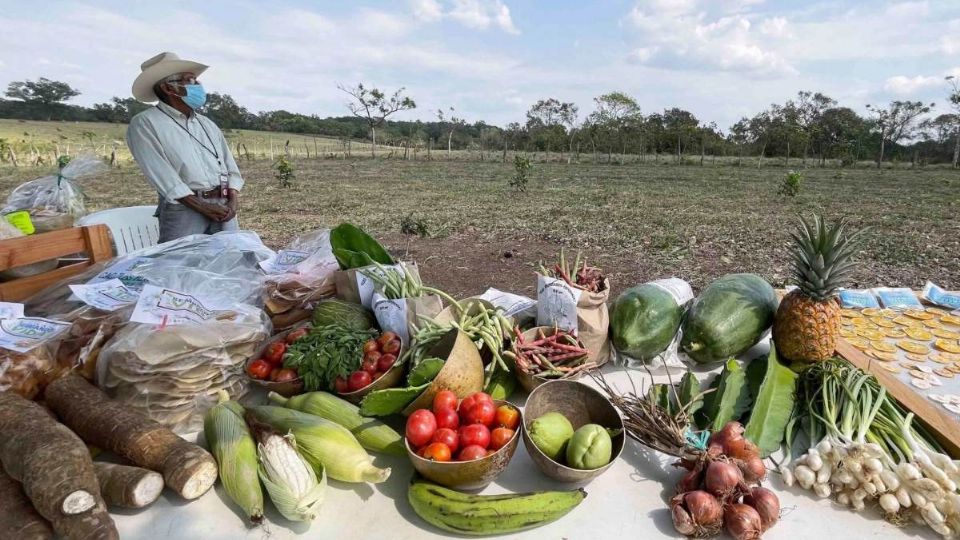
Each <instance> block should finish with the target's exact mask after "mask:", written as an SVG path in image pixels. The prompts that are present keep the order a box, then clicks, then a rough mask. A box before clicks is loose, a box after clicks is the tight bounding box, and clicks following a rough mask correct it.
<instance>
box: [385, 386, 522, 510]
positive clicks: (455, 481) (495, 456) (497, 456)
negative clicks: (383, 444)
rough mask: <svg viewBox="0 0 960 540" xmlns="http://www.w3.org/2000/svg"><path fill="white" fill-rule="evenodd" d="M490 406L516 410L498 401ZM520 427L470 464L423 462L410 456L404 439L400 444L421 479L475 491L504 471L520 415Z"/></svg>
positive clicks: (517, 437) (514, 445)
mask: <svg viewBox="0 0 960 540" xmlns="http://www.w3.org/2000/svg"><path fill="white" fill-rule="evenodd" d="M493 403H494V404H495V405H496V406H497V407H499V406H501V405H511V406H513V407H514V408H516V409H517V410H518V411H519V410H520V408H519V407H517V406H516V405H513V404H512V403H509V402H507V401H503V400H500V399H495V400H493ZM519 426H521V427H520V428H519V429H518V430H517V433H514V434H513V438H512V439H510V442H508V443H507V444H506V446H504V447H503V448H501V449H499V450H497V451H496V452H494V453H492V454H490V455H489V456H486V457H483V458H480V459H474V460H472V461H431V460H429V459H424V458H422V457H420V456H418V455H417V454H416V452H414V450H413V448H411V447H410V443H408V442H407V440H406V438H404V440H403V444H404V446H405V447H406V449H407V456H409V457H410V462H411V463H413V468H414V469H416V470H417V472H418V473H420V475H421V476H423V477H424V478H426V479H428V480H430V481H432V482H436V483H437V484H440V485H441V486H446V487H448V488H451V489H459V490H463V491H477V490H481V489H483V488H485V487H487V485H488V484H490V482H493V481H494V480H495V479H496V478H497V476H499V475H500V473H502V472H503V471H504V469H506V468H507V465H508V464H509V463H510V459H512V458H513V453H514V452H516V450H517V445H518V444H519V440H520V432H521V431H523V427H522V426H523V412H521V413H520V424H519Z"/></svg>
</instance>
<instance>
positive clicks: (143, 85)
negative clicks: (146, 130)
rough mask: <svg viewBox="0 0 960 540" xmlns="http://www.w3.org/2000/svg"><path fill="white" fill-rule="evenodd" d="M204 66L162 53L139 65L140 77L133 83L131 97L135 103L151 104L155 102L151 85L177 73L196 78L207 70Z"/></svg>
mask: <svg viewBox="0 0 960 540" xmlns="http://www.w3.org/2000/svg"><path fill="white" fill-rule="evenodd" d="M207 67H208V66H206V65H204V64H200V63H198V62H191V61H190V60H181V59H180V57H179V56H177V55H176V54H173V53H172V52H162V53H160V54H158V55H156V56H154V57H153V58H151V59H149V60H147V61H146V62H144V63H142V64H140V75H139V76H138V77H137V80H135V81H133V97H134V98H136V99H137V101H142V102H144V103H153V102H154V101H157V96H156V94H154V93H153V85H155V84H157V83H158V82H160V81H162V80H163V79H166V78H167V77H169V76H171V75H176V74H177V73H193V74H194V75H196V76H197V77H199V76H200V74H201V73H203V72H204V71H206V70H207Z"/></svg>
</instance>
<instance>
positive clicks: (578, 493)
mask: <svg viewBox="0 0 960 540" xmlns="http://www.w3.org/2000/svg"><path fill="white" fill-rule="evenodd" d="M586 496H587V492H586V491H584V490H583V489H576V490H573V491H537V492H532V493H509V494H504V495H468V494H465V493H460V492H458V491H454V490H452V489H447V488H445V487H441V486H438V485H436V484H431V483H429V482H426V481H424V480H422V479H420V478H414V480H413V481H412V482H411V483H410V489H409V490H408V492H407V498H408V499H409V501H410V506H412V507H413V509H414V511H415V512H416V513H417V515H419V516H420V517H421V518H423V519H424V520H425V521H427V522H428V523H430V524H431V525H434V526H435V527H438V528H440V529H443V530H445V531H450V532H454V533H458V534H465V535H473V536H483V535H494V534H506V533H512V532H518V531H524V530H527V529H532V528H534V527H539V526H541V525H546V524H547V523H550V522H552V521H556V520H557V519H559V518H561V517H563V516H564V515H565V514H567V512H569V511H571V510H573V509H574V508H576V507H577V505H579V504H580V502H581V501H583V499H584V498H585V497H586Z"/></svg>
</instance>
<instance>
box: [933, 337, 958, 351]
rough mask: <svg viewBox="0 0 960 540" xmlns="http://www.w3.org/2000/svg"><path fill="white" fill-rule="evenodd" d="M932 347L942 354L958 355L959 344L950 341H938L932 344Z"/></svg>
mask: <svg viewBox="0 0 960 540" xmlns="http://www.w3.org/2000/svg"><path fill="white" fill-rule="evenodd" d="M933 346H934V347H936V348H937V349H939V350H941V351H943V352H948V353H951V354H960V344H958V343H957V342H956V341H953V340H951V339H938V340H936V341H934V342H933Z"/></svg>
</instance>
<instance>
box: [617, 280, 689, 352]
mask: <svg viewBox="0 0 960 540" xmlns="http://www.w3.org/2000/svg"><path fill="white" fill-rule="evenodd" d="M682 318H683V307H682V306H680V305H678V304H677V300H676V299H675V298H674V296H673V295H672V294H670V293H669V292H667V290H666V289H664V288H663V287H660V286H657V285H654V284H652V283H645V284H643V285H638V286H636V287H633V288H631V289H627V290H626V291H624V292H623V293H622V294H620V296H618V297H617V299H616V300H615V301H614V303H613V308H612V309H611V310H610V336H611V339H612V341H613V346H614V347H615V348H616V349H617V351H619V352H620V353H622V354H625V355H627V356H629V357H631V358H636V359H638V360H643V361H644V362H647V361H650V360H652V359H654V358H656V357H657V356H658V355H659V354H660V353H662V352H663V351H665V350H667V347H669V346H670V343H671V342H672V341H673V338H674V336H676V335H677V330H679V329H680V321H681V320H682Z"/></svg>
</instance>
